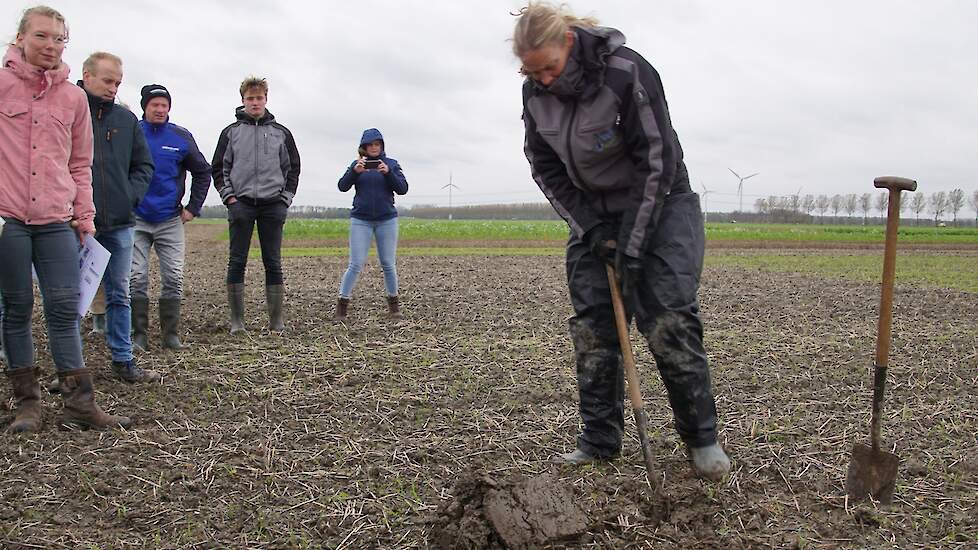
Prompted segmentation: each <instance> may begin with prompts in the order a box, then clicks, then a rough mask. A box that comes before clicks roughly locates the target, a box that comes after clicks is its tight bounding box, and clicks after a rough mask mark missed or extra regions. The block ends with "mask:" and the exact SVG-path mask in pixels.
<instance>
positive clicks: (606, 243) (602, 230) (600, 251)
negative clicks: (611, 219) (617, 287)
mask: <svg viewBox="0 0 978 550" xmlns="http://www.w3.org/2000/svg"><path fill="white" fill-rule="evenodd" d="M615 237H616V234H615V231H614V228H613V227H611V225H609V224H607V223H599V224H598V225H596V226H594V227H592V228H591V229H590V230H588V232H587V233H585V234H584V242H586V243H587V246H588V248H590V249H591V254H594V255H595V256H596V257H597V258H598V259H600V260H601V261H603V262H604V263H606V264H608V265H611V266H613V265H615Z"/></svg>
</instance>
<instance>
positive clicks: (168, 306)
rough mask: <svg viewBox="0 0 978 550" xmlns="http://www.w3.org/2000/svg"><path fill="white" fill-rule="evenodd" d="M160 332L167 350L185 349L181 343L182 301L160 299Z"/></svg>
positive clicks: (177, 299)
mask: <svg viewBox="0 0 978 550" xmlns="http://www.w3.org/2000/svg"><path fill="white" fill-rule="evenodd" d="M160 332H161V333H162V335H163V347H164V348H166V349H183V348H184V345H183V343H182V342H181V341H180V299H179V298H166V299H164V298H160Z"/></svg>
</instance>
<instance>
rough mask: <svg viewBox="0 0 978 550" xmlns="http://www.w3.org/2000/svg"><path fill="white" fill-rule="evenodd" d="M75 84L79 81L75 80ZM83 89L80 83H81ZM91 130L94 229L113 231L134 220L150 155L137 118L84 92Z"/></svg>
mask: <svg viewBox="0 0 978 550" xmlns="http://www.w3.org/2000/svg"><path fill="white" fill-rule="evenodd" d="M78 85H79V86H82V83H81V82H80V81H79V82H78ZM82 88H83V89H84V86H82ZM88 106H89V109H90V110H91V112H92V130H93V131H94V133H95V140H94V149H95V151H94V152H95V155H94V157H93V159H92V191H93V198H94V199H95V230H96V232H99V231H114V230H116V229H122V228H124V227H132V226H133V225H134V224H135V218H134V215H133V208H135V206H136V205H137V204H139V201H141V200H143V195H145V194H146V190H147V189H148V188H149V182H150V180H151V179H153V157H152V156H151V155H150V153H149V147H147V145H146V137H145V136H143V131H142V129H140V127H139V120H138V119H137V118H136V115H134V114H132V112H131V111H129V109H127V108H125V107H123V106H121V105H117V104H115V103H113V102H111V101H105V100H104V99H102V98H100V97H97V96H93V95H92V94H88Z"/></svg>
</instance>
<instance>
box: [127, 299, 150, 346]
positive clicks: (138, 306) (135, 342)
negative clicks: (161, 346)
mask: <svg viewBox="0 0 978 550" xmlns="http://www.w3.org/2000/svg"><path fill="white" fill-rule="evenodd" d="M129 305H130V307H131V308H132V347H133V349H136V350H139V351H146V350H148V349H149V339H148V338H147V337H146V329H147V328H149V298H133V299H131V300H130V301H129Z"/></svg>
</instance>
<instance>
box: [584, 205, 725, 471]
mask: <svg viewBox="0 0 978 550" xmlns="http://www.w3.org/2000/svg"><path fill="white" fill-rule="evenodd" d="M614 221H615V220H612V222H614ZM652 239H653V240H652V241H651V243H650V245H649V247H648V251H647V252H646V254H645V256H644V257H643V262H644V272H643V278H642V281H641V283H640V284H639V288H638V291H637V293H636V294H637V295H636V296H633V297H632V299H631V300H629V303H628V304H626V308H627V309H628V318H629V319H632V318H634V319H635V322H636V326H637V327H638V329H639V331H640V332H641V334H642V335H643V336H644V337H645V340H646V341H647V342H648V345H649V349H650V350H651V352H652V355H653V357H654V358H655V362H656V366H657V367H658V370H659V374H660V376H661V377H662V381H663V383H664V385H665V387H666V391H667V393H668V396H669V404H670V405H671V406H672V412H673V419H674V421H675V426H676V431H677V432H678V433H679V436H680V437H681V438H682V440H683V441H684V442H686V443H687V444H688V445H690V446H692V447H702V446H706V445H710V444H712V443H714V442H715V441H716V426H717V412H716V404H715V402H714V399H713V391H712V388H711V382H710V370H709V365H708V363H707V357H706V351H705V349H704V347H703V325H702V323H701V322H700V319H699V303H698V302H697V298H696V294H697V291H698V290H699V278H700V273H701V272H702V269H703V252H704V240H705V237H704V233H703V218H702V214H701V213H700V207H699V197H698V196H697V195H696V194H694V193H683V194H674V195H670V196H669V197H667V198H666V201H665V205H664V207H663V213H662V215H661V217H660V219H659V224H658V227H657V229H656V233H655V235H654V236H653V237H652ZM567 281H568V287H569V290H570V296H571V302H572V303H573V306H574V312H575V315H574V316H573V317H572V318H571V319H570V321H569V324H570V333H571V337H572V339H573V342H574V355H575V360H576V363H577V385H578V393H579V397H580V411H581V420H582V421H583V423H584V429H583V431H582V432H581V434H580V435H579V436H578V438H577V447H578V449H580V450H582V451H584V452H586V453H588V454H590V455H592V456H601V457H614V456H617V455H618V454H619V452H620V450H621V445H622V434H623V431H624V370H623V368H622V359H621V348H620V346H619V343H618V335H617V332H616V329H615V319H614V310H613V308H612V304H611V290H610V288H609V286H608V276H607V272H606V271H605V264H604V262H603V261H601V260H600V259H599V258H596V257H595V256H594V255H593V254H591V251H590V249H589V248H588V246H587V244H585V243H584V242H582V241H581V240H580V239H579V238H578V237H576V236H574V235H572V236H571V238H570V240H569V242H568V244H567ZM642 374H644V373H642V372H641V369H640V372H639V375H640V376H641V375H642Z"/></svg>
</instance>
